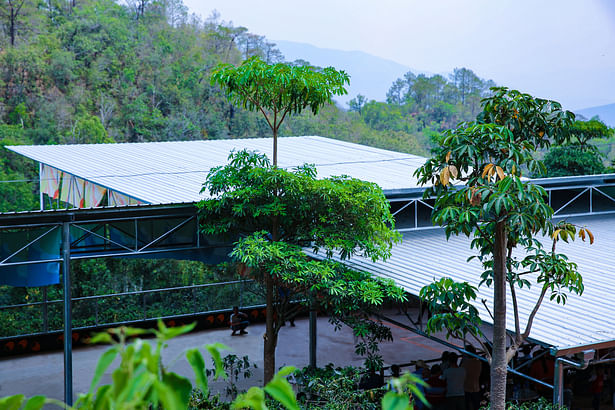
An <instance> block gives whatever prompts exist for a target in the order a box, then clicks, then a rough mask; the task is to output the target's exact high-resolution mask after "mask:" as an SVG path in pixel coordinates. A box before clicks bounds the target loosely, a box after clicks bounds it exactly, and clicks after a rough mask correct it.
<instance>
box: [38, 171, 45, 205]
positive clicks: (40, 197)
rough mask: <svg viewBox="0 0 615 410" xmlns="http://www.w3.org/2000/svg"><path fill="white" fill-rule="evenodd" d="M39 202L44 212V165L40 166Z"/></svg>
mask: <svg viewBox="0 0 615 410" xmlns="http://www.w3.org/2000/svg"><path fill="white" fill-rule="evenodd" d="M38 200H39V206H40V209H41V211H44V210H45V200H44V198H43V163H39V164H38Z"/></svg>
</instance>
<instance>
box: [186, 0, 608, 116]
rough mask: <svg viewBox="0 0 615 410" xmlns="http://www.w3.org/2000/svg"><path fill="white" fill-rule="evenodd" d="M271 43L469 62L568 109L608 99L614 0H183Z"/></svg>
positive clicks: (417, 60) (435, 68)
mask: <svg viewBox="0 0 615 410" xmlns="http://www.w3.org/2000/svg"><path fill="white" fill-rule="evenodd" d="M185 2H186V4H187V5H188V7H189V8H190V10H191V11H193V12H195V13H197V14H200V15H202V16H203V17H207V16H208V15H209V14H210V13H211V11H212V10H214V9H216V10H218V11H219V12H220V14H221V18H222V19H223V20H225V21H232V23H233V24H234V25H236V26H244V27H247V28H248V29H249V30H250V31H251V32H253V33H256V34H261V35H264V36H266V37H267V38H268V39H270V40H276V39H278V40H290V41H297V42H302V43H309V44H313V45H315V46H318V47H322V48H333V49H341V50H360V51H364V52H367V53H370V54H373V55H376V56H379V57H383V58H387V59H390V60H394V61H396V62H399V63H401V64H404V65H407V66H409V67H413V68H416V69H419V70H425V71H431V72H437V73H444V72H450V71H452V69H453V68H454V67H468V68H470V69H472V70H474V72H476V73H477V74H478V75H479V76H481V77H483V78H490V79H493V80H494V81H495V82H496V83H498V84H499V85H505V86H508V87H512V88H517V89H520V90H522V91H525V92H529V93H531V94H534V95H536V96H540V97H543V98H550V99H555V100H558V101H560V102H561V103H562V104H564V105H565V107H566V108H568V109H578V108H585V107H590V106H596V105H602V104H609V103H615V1H614V0H574V1H573V0H514V1H513V0H511V1H508V0H467V1H459V0H422V1H416V0H405V1H404V0H309V1H294V0H266V1H263V0H208V1H202V0H185Z"/></svg>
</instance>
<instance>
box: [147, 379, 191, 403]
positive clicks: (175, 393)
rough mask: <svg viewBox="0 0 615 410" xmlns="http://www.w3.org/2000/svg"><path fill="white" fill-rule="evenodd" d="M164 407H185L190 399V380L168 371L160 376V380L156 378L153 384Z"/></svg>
mask: <svg viewBox="0 0 615 410" xmlns="http://www.w3.org/2000/svg"><path fill="white" fill-rule="evenodd" d="M154 386H155V389H156V391H157V392H158V395H159V397H160V401H161V402H162V404H163V406H164V408H166V409H185V408H187V407H188V402H189V401H190V392H192V384H190V380H188V379H186V378H185V377H182V376H179V375H177V374H176V373H173V372H169V373H165V374H164V375H163V376H162V381H159V380H157V381H156V382H155V384H154Z"/></svg>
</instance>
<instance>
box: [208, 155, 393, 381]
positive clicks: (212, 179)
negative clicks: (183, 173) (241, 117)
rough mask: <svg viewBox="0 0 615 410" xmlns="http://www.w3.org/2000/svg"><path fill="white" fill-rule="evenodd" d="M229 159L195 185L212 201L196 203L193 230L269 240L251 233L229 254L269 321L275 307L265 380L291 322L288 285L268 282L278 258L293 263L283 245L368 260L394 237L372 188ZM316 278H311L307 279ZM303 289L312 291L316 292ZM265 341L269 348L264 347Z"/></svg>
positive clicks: (255, 160)
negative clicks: (259, 293) (245, 273)
mask: <svg viewBox="0 0 615 410" xmlns="http://www.w3.org/2000/svg"><path fill="white" fill-rule="evenodd" d="M229 160H230V163H229V164H228V165H226V166H224V167H217V168H214V169H212V170H211V171H210V173H209V174H208V177H207V181H206V182H205V184H204V186H203V190H202V191H207V192H208V193H209V194H210V195H211V197H212V199H208V200H204V201H201V202H200V203H199V204H198V207H199V218H200V223H201V230H202V232H204V233H205V234H208V235H220V234H226V235H229V234H230V235H239V234H241V235H251V234H254V233H258V232H261V231H264V232H265V233H266V234H267V235H271V237H270V239H271V240H272V242H273V243H272V244H268V241H267V240H265V239H264V238H263V236H262V235H257V236H255V237H252V239H253V242H251V243H248V242H240V243H239V244H243V246H244V247H243V248H241V249H240V250H237V249H236V251H235V252H234V255H235V256H236V257H238V258H239V260H241V261H242V262H243V263H244V264H245V265H247V266H249V267H251V268H253V272H252V273H251V275H252V276H253V277H255V278H256V279H257V280H259V281H261V283H265V288H266V291H267V307H268V311H269V313H270V314H271V315H273V314H274V309H275V312H276V313H277V321H276V323H274V321H273V316H272V317H271V322H269V318H268V325H267V338H266V339H265V349H264V350H265V358H266V360H265V370H266V371H265V375H266V376H265V379H267V375H268V374H269V373H268V372H267V369H269V371H270V373H271V374H273V369H271V364H269V365H268V363H272V360H274V359H273V358H272V357H271V355H272V354H273V353H274V352H275V344H276V341H277V332H278V331H279V328H280V326H281V322H282V321H283V320H285V319H290V318H291V317H292V316H288V317H287V313H288V312H285V311H284V310H285V307H286V306H287V303H285V301H287V299H288V297H285V296H284V295H285V294H287V293H288V291H286V290H284V289H285V287H286V286H288V285H289V283H285V282H283V281H282V282H280V283H275V280H276V279H277V278H276V275H278V273H279V272H281V271H282V265H283V264H285V257H293V261H294V260H300V259H301V258H300V257H299V256H297V254H298V253H300V252H299V251H298V248H292V247H288V246H289V245H291V246H294V247H297V246H310V247H312V248H313V250H314V252H318V251H320V250H324V253H325V256H326V257H331V256H333V254H334V252H339V255H340V257H341V258H342V259H345V258H348V257H350V256H352V255H354V254H356V253H361V254H363V255H365V256H368V257H371V258H372V259H374V260H376V259H384V258H387V257H388V256H389V255H390V252H391V247H392V244H393V243H394V242H395V241H396V240H398V238H399V234H398V233H396V232H395V231H394V230H393V229H392V227H393V226H394V222H393V217H392V215H391V213H390V210H389V203H388V201H387V200H386V198H385V197H384V195H383V193H382V190H381V189H380V188H378V187H377V185H375V184H373V183H368V182H364V181H360V180H357V179H353V178H350V177H345V176H342V177H330V178H324V179H316V170H315V168H314V167H313V166H309V165H303V166H301V167H298V168H297V169H295V170H286V169H281V168H277V167H276V166H272V165H271V164H270V163H269V160H268V159H267V157H266V156H264V155H259V154H255V153H249V152H246V151H240V152H237V153H232V154H231V155H230V157H229ZM276 247H279V248H277V249H276ZM257 252H260V253H257ZM272 256H273V257H272ZM259 258H260V259H259ZM262 261H268V262H270V263H269V266H270V267H271V269H263V266H261V262H262ZM276 265H277V266H279V267H278V268H275V266H276ZM314 266H320V265H314ZM254 268H256V269H254ZM295 270H296V271H299V269H295ZM317 278H318V275H316V276H314V277H312V279H317ZM274 285H275V286H277V288H279V289H278V291H277V292H273V288H274ZM309 286H311V287H312V289H310V290H312V291H317V290H318V291H322V289H316V286H315V285H311V284H309ZM288 289H290V290H294V288H293V287H289V288H288ZM299 290H302V289H299ZM359 290H363V289H359ZM365 291H369V289H367V288H365ZM366 295H367V293H366ZM374 301H375V302H377V303H381V301H379V300H374ZM269 323H271V325H269ZM269 341H271V343H273V346H271V345H267V343H269ZM267 352H269V354H268V353H267Z"/></svg>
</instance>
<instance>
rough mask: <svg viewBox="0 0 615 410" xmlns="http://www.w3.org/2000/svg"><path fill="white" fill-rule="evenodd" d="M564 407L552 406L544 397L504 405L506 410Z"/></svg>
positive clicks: (559, 408)
mask: <svg viewBox="0 0 615 410" xmlns="http://www.w3.org/2000/svg"><path fill="white" fill-rule="evenodd" d="M490 408H491V407H490V406H489V405H487V406H485V407H481V409H484V410H488V409H490ZM566 408H567V407H566V406H560V405H557V404H553V403H552V402H551V401H549V400H547V399H545V398H544V397H541V398H539V399H538V400H536V401H530V402H525V403H520V404H517V403H513V402H509V403H506V409H507V410H564V409H566Z"/></svg>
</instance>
